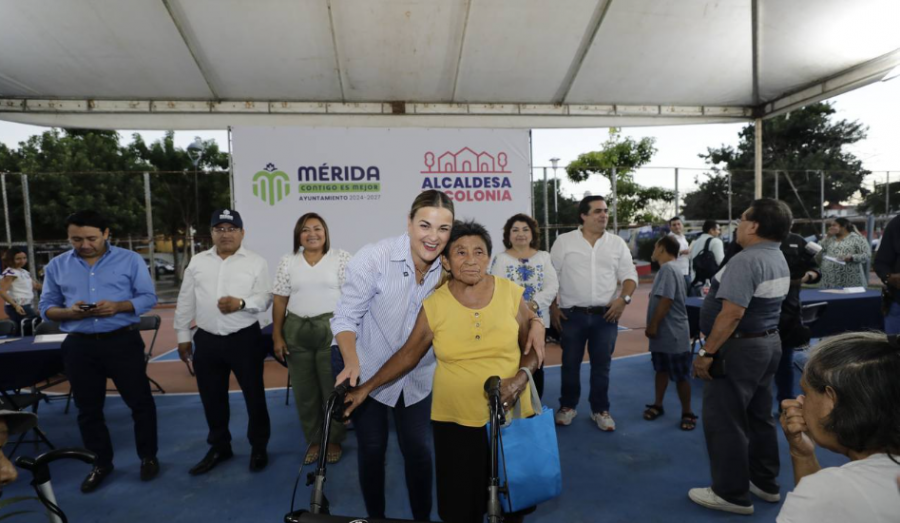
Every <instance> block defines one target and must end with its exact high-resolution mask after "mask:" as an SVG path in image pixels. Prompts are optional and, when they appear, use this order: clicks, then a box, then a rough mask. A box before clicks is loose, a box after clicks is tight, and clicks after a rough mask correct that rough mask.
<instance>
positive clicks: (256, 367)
mask: <svg viewBox="0 0 900 523" xmlns="http://www.w3.org/2000/svg"><path fill="white" fill-rule="evenodd" d="M210 227H211V228H212V230H211V232H212V239H213V243H214V244H215V247H213V248H212V249H209V250H208V251H203V252H201V253H199V254H197V255H196V256H194V258H193V259H192V260H191V263H190V265H188V268H187V269H186V270H185V271H184V281H183V282H182V283H181V291H180V292H179V293H178V307H177V308H176V309H175V331H176V332H177V333H178V353H179V355H180V356H181V359H182V360H184V361H185V362H188V361H190V360H193V361H194V369H195V370H196V373H197V388H198V389H199V391H200V400H201V401H202V402H203V412H204V414H206V423H207V425H209V436H208V437H207V440H206V441H207V443H209V445H210V450H209V452H207V454H206V457H204V458H203V459H202V460H201V461H200V462H199V463H197V464H196V465H194V467H192V468H191V469H190V471H189V472H190V473H191V475H193V476H196V475H199V474H205V473H207V472H209V471H210V470H212V469H213V468H214V467H215V466H216V465H218V464H219V463H220V462H222V461H225V460H226V459H229V458H231V457H232V456H233V454H232V452H231V432H229V430H228V418H229V409H228V381H229V376H230V375H231V373H232V372H233V373H234V376H235V378H237V381H238V384H239V385H240V386H241V391H242V392H243V393H244V401H245V402H246V404H247V414H248V418H249V420H248V421H249V422H248V425H249V426H248V428H247V438H248V439H249V440H250V445H251V446H252V448H251V452H250V470H251V471H259V470H262V469H264V468H265V467H266V465H267V464H268V462H269V456H268V454H267V452H266V447H267V445H268V443H269V435H270V433H271V426H270V423H269V411H268V409H267V407H266V391H265V387H264V384H263V360H265V358H266V350H265V347H264V346H263V345H262V343H261V340H260V337H261V333H260V327H259V320H258V318H257V314H259V313H260V312H264V311H265V310H267V309H268V308H269V305H271V303H272V283H271V279H270V277H269V264H268V263H267V262H266V260H265V259H264V258H263V257H262V256H259V255H258V254H256V253H253V252H250V251H248V250H247V249H245V248H243V247H242V246H241V242H242V241H243V239H244V222H243V221H242V220H241V215H240V214H238V212H237V211H234V210H231V209H222V210H218V211H215V212H213V215H212V220H211V223H210ZM191 320H196V321H197V327H198V328H197V333H196V335H194V339H193V346H192V344H191ZM192 349H193V352H192Z"/></svg>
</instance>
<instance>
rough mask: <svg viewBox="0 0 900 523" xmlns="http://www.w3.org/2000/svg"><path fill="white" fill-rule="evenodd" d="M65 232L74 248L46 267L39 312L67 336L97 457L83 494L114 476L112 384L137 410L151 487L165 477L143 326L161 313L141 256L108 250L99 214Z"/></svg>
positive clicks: (79, 402) (84, 432)
mask: <svg viewBox="0 0 900 523" xmlns="http://www.w3.org/2000/svg"><path fill="white" fill-rule="evenodd" d="M66 228H67V233H68V236H69V243H70V244H72V247H73V248H72V250H70V251H68V252H64V253H63V254H60V255H59V256H57V257H56V258H53V259H52V260H50V263H49V264H48V265H47V268H46V269H45V276H46V277H45V279H44V292H43V294H42V295H41V303H40V310H41V316H42V317H43V318H44V319H45V320H49V321H55V322H57V323H59V324H60V329H61V330H62V331H63V332H65V333H67V334H68V335H67V336H66V339H65V341H64V342H63V344H62V355H63V362H64V363H65V368H66V377H68V378H69V384H70V385H71V386H72V397H73V398H74V399H75V406H76V407H77V408H78V428H79V430H80V431H81V439H82V441H83V442H84V446H85V447H87V449H88V450H91V451H93V452H94V453H95V454H97V461H96V463H94V468H93V470H92V471H91V473H90V474H89V475H88V477H87V478H85V480H84V482H83V483H82V484H81V491H82V492H85V493H87V492H91V491H93V490H94V489H96V488H97V487H98V486H99V485H100V483H101V482H102V481H103V480H104V479H105V478H106V477H107V476H109V474H110V473H111V472H112V470H113V447H112V441H111V439H110V437H109V430H108V429H107V427H106V421H105V418H104V417H103V404H104V402H105V401H106V380H107V378H111V379H112V380H113V383H114V384H115V386H116V388H117V389H118V391H119V394H120V395H121V396H122V399H123V400H124V401H125V404H126V405H128V408H130V409H131V416H132V419H134V439H135V443H136V447H137V453H138V456H140V458H141V479H142V480H143V481H149V480H151V479H153V478H154V477H156V475H157V474H158V473H159V461H158V460H157V459H156V451H157V431H156V404H155V403H154V401H153V395H152V394H151V393H150V382H149V380H148V378H147V368H146V367H147V366H146V361H145V357H144V340H143V338H141V333H140V331H139V330H138V325H139V324H140V321H141V314H144V313H145V312H147V311H149V310H150V309H151V308H153V306H154V305H156V293H155V291H154V290H153V282H152V281H151V280H150V273H149V272H148V271H147V265H146V264H145V263H144V260H143V259H142V258H141V256H140V255H139V254H138V253H136V252H133V251H129V250H128V249H120V248H118V247H115V246H113V245H111V244H110V243H109V241H108V240H109V227H108V226H107V222H106V219H105V218H104V217H103V216H102V215H100V214H99V213H97V212H95V211H78V212H76V213H73V214H72V215H71V216H69V217H68V218H67V219H66Z"/></svg>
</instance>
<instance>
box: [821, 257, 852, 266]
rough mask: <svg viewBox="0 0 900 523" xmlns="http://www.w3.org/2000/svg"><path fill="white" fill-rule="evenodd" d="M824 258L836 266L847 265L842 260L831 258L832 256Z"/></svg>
mask: <svg viewBox="0 0 900 523" xmlns="http://www.w3.org/2000/svg"><path fill="white" fill-rule="evenodd" d="M824 258H825V259H826V260H828V261H830V262H834V263H836V264H838V265H847V262H845V261H842V260H839V259H837V258H835V257H833V256H825V257H824Z"/></svg>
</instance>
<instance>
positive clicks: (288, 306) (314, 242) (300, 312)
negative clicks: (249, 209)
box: [272, 213, 350, 464]
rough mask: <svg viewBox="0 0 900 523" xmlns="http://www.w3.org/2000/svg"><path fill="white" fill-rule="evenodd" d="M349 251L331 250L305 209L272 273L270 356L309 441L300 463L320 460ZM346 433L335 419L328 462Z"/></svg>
mask: <svg viewBox="0 0 900 523" xmlns="http://www.w3.org/2000/svg"><path fill="white" fill-rule="evenodd" d="M349 261H350V254H349V253H347V251H342V250H340V249H331V237H330V236H329V234H328V225H326V223H325V220H324V219H323V218H322V217H321V216H319V215H318V214H316V213H307V214H304V215H303V216H301V217H300V219H299V220H297V225H296V226H295V227H294V252H293V254H286V255H285V256H284V257H283V258H281V263H279V264H278V271H277V273H276V275H275V288H274V289H273V293H274V304H273V308H272V315H273V317H272V320H273V323H274V325H273V331H272V340H273V342H274V349H275V357H277V358H278V359H280V360H283V361H284V360H286V361H287V365H288V369H289V370H290V377H291V387H292V388H293V389H294V401H295V404H296V405H297V415H298V416H299V417H300V425H301V426H302V427H303V435H304V436H305V437H306V441H307V443H308V444H309V450H308V451H307V453H306V456H304V463H306V464H309V463H313V462H315V461H316V460H317V459H319V452H320V450H321V449H319V439H320V431H321V428H322V422H323V421H324V420H323V413H322V404H323V403H324V402H325V400H326V399H327V398H328V395H329V394H331V391H332V389H333V388H334V375H333V373H332V368H331V346H332V345H333V343H334V340H333V336H332V335H331V323H330V320H331V317H332V316H333V315H334V308H335V306H336V305H337V302H338V299H339V298H340V297H341V286H342V285H343V284H344V272H345V269H346V267H347V263H348V262H349ZM345 435H346V431H345V428H344V426H343V425H342V424H340V423H333V424H332V425H331V434H330V439H329V443H328V449H327V450H326V451H327V452H328V456H327V458H328V463H337V461H338V460H339V459H340V458H341V453H342V450H341V442H342V441H343V439H344V437H345Z"/></svg>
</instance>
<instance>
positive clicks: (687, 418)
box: [644, 236, 697, 430]
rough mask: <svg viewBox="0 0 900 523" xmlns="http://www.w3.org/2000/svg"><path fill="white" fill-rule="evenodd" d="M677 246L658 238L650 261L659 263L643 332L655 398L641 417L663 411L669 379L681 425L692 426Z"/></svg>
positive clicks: (687, 335) (688, 353) (686, 331)
mask: <svg viewBox="0 0 900 523" xmlns="http://www.w3.org/2000/svg"><path fill="white" fill-rule="evenodd" d="M680 250H681V249H680V245H679V243H678V240H677V239H675V238H673V237H672V236H665V237H663V238H660V239H659V241H657V242H656V249H654V250H653V261H656V262H658V263H659V266H660V267H659V272H658V273H657V274H656V278H655V279H654V280H653V288H652V289H651V290H650V305H649V307H647V329H646V331H645V334H646V335H647V337H648V338H649V339H650V352H651V361H652V362H653V370H655V371H656V377H655V380H654V381H655V390H656V399H655V401H654V403H652V404H650V405H647V410H645V411H644V419H646V420H648V421H652V420H655V419H656V418H658V417H660V416H662V415H663V414H664V413H665V411H664V410H663V406H662V403H663V396H665V394H666V388H667V387H668V385H669V380H671V381H673V382H675V388H676V389H677V390H678V399H679V400H681V429H682V430H694V428H695V427H696V426H697V416H696V415H694V413H693V412H692V411H691V383H690V377H691V374H690V371H691V351H690V343H691V342H690V333H689V331H690V329H689V327H688V317H687V308H686V307H685V304H684V298H685V292H684V277H683V275H682V274H681V271H680V270H679V269H678V267H677V265H676V263H675V260H676V259H677V258H678V254H679V252H680Z"/></svg>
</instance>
